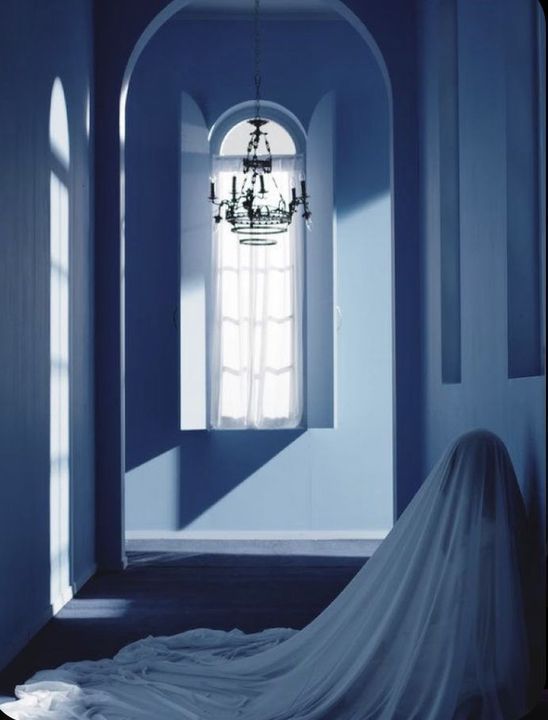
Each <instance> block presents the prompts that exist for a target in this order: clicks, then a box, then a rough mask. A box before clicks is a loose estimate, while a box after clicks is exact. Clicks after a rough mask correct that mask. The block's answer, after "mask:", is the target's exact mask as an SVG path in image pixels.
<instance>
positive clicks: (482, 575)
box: [2, 431, 543, 720]
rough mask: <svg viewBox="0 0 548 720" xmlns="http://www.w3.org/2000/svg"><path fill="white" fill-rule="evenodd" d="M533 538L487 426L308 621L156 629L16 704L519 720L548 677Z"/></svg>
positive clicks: (245, 717)
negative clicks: (532, 567)
mask: <svg viewBox="0 0 548 720" xmlns="http://www.w3.org/2000/svg"><path fill="white" fill-rule="evenodd" d="M527 537H528V535H527V524H526V519H525V510H524V505H523V501H522V497H521V494H520V491H519V488H518V485H517V482H516V478H515V475H514V472H513V468H512V464H511V461H510V458H509V456H508V453H507V451H506V449H505V447H504V445H503V443H502V442H501V441H500V440H499V439H498V438H497V437H496V436H494V435H492V434H491V433H487V432H485V431H481V432H480V431H476V432H474V433H470V434H468V435H466V436H463V437H462V438H461V439H459V440H458V441H457V442H455V443H454V444H453V445H452V446H451V447H450V448H449V450H448V451H447V452H446V453H445V454H444V456H443V457H442V459H441V460H440V462H439V463H438V464H437V466H436V467H435V468H434V469H433V471H432V472H431V474H430V475H429V477H428V478H427V480H426V481H425V482H424V484H423V485H422V487H421V489H420V490H419V492H418V493H417V495H416V496H415V498H414V499H413V501H412V502H411V504H410V505H409V507H408V508H407V510H406V511H405V513H404V514H403V515H402V517H401V518H400V519H399V520H398V522H397V523H396V525H395V526H394V528H393V530H392V532H391V533H390V534H389V535H388V537H387V538H386V539H385V540H384V542H383V543H382V545H381V546H380V548H379V549H378V550H377V552H376V553H375V555H374V556H373V557H372V558H371V559H370V560H369V561H368V562H367V563H366V564H365V566H364V567H363V569H362V570H360V572H359V573H358V574H357V575H356V577H355V578H354V579H353V580H352V581H351V582H350V583H349V585H348V586H347V587H346V588H345V589H344V591H343V592H342V593H341V594H340V595H339V596H338V597H337V598H336V599H335V600H334V601H333V603H331V605H330V606H329V607H328V608H327V609H326V610H325V611H324V612H323V613H321V614H320V615H319V616H318V617H317V618H316V619H315V620H314V621H313V622H311V623H310V624H309V625H308V626H307V627H306V628H304V629H303V630H301V631H299V632H296V631H293V630H291V629H285V628H279V629H272V630H266V631H264V632H261V633H256V634H251V635H245V634H243V633H241V632H240V631H238V630H233V631H231V632H222V631H218V630H192V631H190V632H184V633H181V634H179V635H175V636H172V637H156V638H153V637H149V638H146V639H143V640H140V641H138V642H136V643H133V644H131V645H129V646H127V647H126V648H124V649H123V650H122V651H121V652H120V653H118V655H117V656H116V657H115V658H114V659H112V660H100V661H97V662H80V663H69V664H67V665H64V666H63V667H61V668H59V669H57V670H51V671H44V672H40V673H38V674H37V675H35V676H34V677H33V678H31V679H30V680H29V681H28V682H27V683H25V684H24V685H21V686H20V687H18V688H17V690H16V692H17V696H18V698H20V699H19V700H18V701H17V702H14V703H11V704H6V705H4V706H3V708H2V709H3V710H4V711H5V712H6V713H7V714H8V715H10V716H11V717H13V718H15V719H16V720H45V719H46V718H55V720H68V718H71V720H74V718H86V719H88V720H91V719H92V718H93V719H94V720H144V719H145V718H146V720H150V718H154V720H175V719H177V720H180V719H181V718H185V719H188V720H190V718H192V719H193V720H517V719H518V718H521V717H522V715H523V714H524V713H525V712H526V711H528V710H529V709H530V707H531V705H532V704H533V703H534V702H535V700H536V698H537V697H538V694H539V692H540V689H541V687H542V674H543V672H542V662H541V657H542V644H541V642H542V641H541V638H542V586H541V579H540V578H536V581H537V584H536V586H535V582H534V581H535V578H532V577H531V576H530V573H529V572H528V568H529V564H528V563H529V557H528V554H529V553H530V551H531V547H530V546H529V545H528V542H529V541H528V539H527ZM539 598H540V600H541V602H540V604H539V603H538V600H539ZM539 610H540V611H539ZM539 631H540V632H539Z"/></svg>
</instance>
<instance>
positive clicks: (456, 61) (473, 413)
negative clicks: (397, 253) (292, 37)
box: [421, 0, 546, 534]
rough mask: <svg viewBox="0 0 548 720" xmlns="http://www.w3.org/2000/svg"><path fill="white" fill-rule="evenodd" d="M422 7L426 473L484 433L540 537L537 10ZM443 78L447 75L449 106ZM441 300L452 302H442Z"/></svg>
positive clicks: (517, 5)
mask: <svg viewBox="0 0 548 720" xmlns="http://www.w3.org/2000/svg"><path fill="white" fill-rule="evenodd" d="M440 6H441V8H442V9H441V10H440ZM423 9H424V13H423V20H424V24H423V34H422V40H423V55H422V62H423V75H422V76H423V81H424V84H423V88H422V90H423V92H422V104H421V129H422V160H423V165H422V168H423V174H422V193H423V232H424V251H423V277H424V293H425V302H424V309H425V313H424V316H423V323H424V341H425V342H424V351H423V352H424V370H423V376H424V390H425V398H424V428H425V432H424V443H425V470H429V469H430V468H431V467H432V465H433V464H434V463H435V461H436V459H437V458H438V457H439V455H440V453H441V452H442V450H443V448H444V447H445V446H446V445H447V443H448V442H450V440H451V439H452V438H454V437H455V436H456V435H458V434H459V433H461V432H464V431H466V430H469V429H471V428H474V427H486V428H489V429H490V430H493V431H494V432H496V433H498V434H499V435H500V436H501V437H502V439H503V440H504V442H505V443H506V444H507V446H508V448H509V450H510V454H511V456H512V459H513V461H514V464H515V468H516V472H517V475H518V479H519V482H520V484H521V487H522V489H523V492H524V495H525V498H526V501H527V505H528V508H529V511H530V516H531V521H532V522H533V524H534V525H535V526H536V528H537V529H538V531H539V534H540V533H542V528H543V525H544V519H543V507H544V492H545V490H544V488H545V476H546V458H545V420H544V401H545V377H544V372H543V369H542V365H543V341H542V323H543V315H544V296H545V292H541V285H543V284H544V279H543V277H542V275H541V273H542V267H543V263H541V257H542V255H543V253H544V249H543V248H544V245H545V235H544V231H543V228H545V217H542V215H541V206H542V199H543V198H544V197H545V188H544V187H543V181H542V175H541V173H540V172H539V171H540V170H541V168H540V167H539V160H538V158H539V157H540V158H543V157H545V151H544V152H543V151H542V150H541V143H544V142H545V141H544V138H543V137H541V135H540V131H541V129H542V127H543V125H544V123H542V121H540V115H539V113H540V111H541V105H540V103H542V102H543V100H542V92H541V90H540V89H541V88H544V87H545V84H544V80H543V77H542V74H543V72H544V69H543V68H544V62H545V61H544V59H543V58H542V60H541V62H540V65H539V55H540V54H542V53H541V51H542V45H543V42H544V40H543V34H544V17H543V15H542V13H541V11H540V7H539V6H538V5H537V3H536V2H535V1H534V0H526V1H524V2H515V1H514V0H499V1H498V2H491V3H474V2H466V0H464V1H462V0H444V2H443V3H441V4H440V3H437V2H429V1H427V2H425V3H424V8H423ZM448 49H452V50H451V51H448ZM438 72H439V74H438ZM441 79H445V82H447V81H448V80H449V79H452V82H453V86H452V87H451V88H450V91H451V92H452V93H453V96H454V100H453V101H452V102H451V103H450V105H449V107H448V106H447V102H446V98H445V95H446V93H447V92H448V88H447V86H446V85H444V84H443V83H442V82H441ZM451 112H452V113H454V114H455V115H456V117H454V118H453V119H451V118H448V117H447V114H448V113H451ZM442 123H445V127H443V128H442ZM455 124H456V125H457V126H458V132H457V133H454V134H452V135H451V133H448V130H447V128H448V127H451V126H452V125H455ZM448 143H449V144H452V145H451V146H450V147H449V148H448V147H447V144H448ZM544 147H545V146H544ZM448 176H451V177H452V179H451V180H450V181H449V182H448V180H447V177H448ZM455 185H456V186H457V192H455V189H454V186H455ZM448 186H449V193H450V196H451V202H453V203H454V205H453V207H450V208H449V211H448V209H447V205H446V203H447V200H448V199H447V196H446V195H444V193H446V192H447V188H448ZM516 193H518V197H517V198H516ZM517 200H519V201H517ZM455 204H456V206H455ZM445 229H447V231H448V232H449V233H450V235H449V239H450V241H451V242H454V243H456V244H457V248H456V260H457V261H460V279H459V283H460V286H459V288H458V289H459V290H460V294H459V292H456V293H449V294H447V293H445V292H444V291H445V290H446V289H447V287H448V286H449V287H451V286H452V285H453V284H454V266H451V265H449V266H448V265H447V264H444V263H443V262H442V261H441V255H442V253H443V251H444V244H445V243H447V241H448V235H447V234H444V230H445ZM512 253H513V254H514V257H513V259H512ZM516 255H517V257H516ZM442 297H444V298H445V302H446V303H447V304H448V306H449V307H450V306H453V311H451V312H443V303H440V299H441V298H442ZM516 318H517V319H518V321H516ZM444 336H453V337H455V336H459V337H461V341H460V342H459V343H456V342H454V343H451V348H452V349H451V352H452V353H453V360H452V363H453V367H455V366H456V365H458V370H459V372H458V373H457V374H456V377H455V376H453V377H452V378H445V377H444V376H443V373H442V369H443V362H442V361H443V339H444ZM516 348H519V357H520V358H521V360H520V361H518V362H515V360H514V356H515V351H516ZM520 364H521V371H520V372H519V374H517V373H516V366H519V365H520Z"/></svg>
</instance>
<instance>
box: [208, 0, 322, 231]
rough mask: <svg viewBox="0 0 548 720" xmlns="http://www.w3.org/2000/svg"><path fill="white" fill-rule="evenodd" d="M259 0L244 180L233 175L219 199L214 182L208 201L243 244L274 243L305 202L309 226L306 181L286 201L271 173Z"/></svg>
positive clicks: (305, 212)
mask: <svg viewBox="0 0 548 720" xmlns="http://www.w3.org/2000/svg"><path fill="white" fill-rule="evenodd" d="M259 29H260V28H259V0H255V36H254V41H255V42H254V44H255V117H254V118H252V119H251V120H248V123H249V124H250V125H252V126H253V130H252V131H251V132H250V138H249V142H248V144H247V150H246V154H245V156H244V157H243V159H242V174H243V181H242V182H241V184H240V187H238V178H237V177H236V175H233V176H232V192H231V193H230V195H229V197H227V198H220V199H219V198H217V196H216V195H215V183H214V181H213V180H212V181H211V184H210V193H209V200H211V202H212V203H213V205H214V206H215V207H216V208H217V212H216V214H215V216H214V220H215V222H216V223H220V222H221V221H222V220H223V219H224V220H225V221H226V222H228V223H229V224H230V225H231V226H232V228H231V230H232V232H233V233H236V234H237V235H238V237H239V240H240V243H242V244H244V245H275V244H276V235H279V234H280V233H284V232H286V231H287V229H288V227H289V225H290V224H291V220H292V218H293V215H294V214H295V212H296V210H297V208H298V207H299V205H302V210H303V212H302V216H303V217H304V219H305V221H306V223H307V225H308V224H309V221H310V217H311V212H310V209H309V207H308V195H307V194H306V180H305V179H304V178H303V179H301V182H300V185H301V187H300V195H297V190H296V189H295V188H294V187H293V188H291V200H289V202H286V200H285V198H284V197H283V195H282V193H281V192H280V189H279V188H278V185H277V183H276V180H275V177H274V175H273V174H272V153H271V150H270V143H269V141H268V132H267V131H266V130H265V129H264V128H265V126H266V125H268V120H265V119H264V118H262V117H261V72H260V60H261V58H260V34H259Z"/></svg>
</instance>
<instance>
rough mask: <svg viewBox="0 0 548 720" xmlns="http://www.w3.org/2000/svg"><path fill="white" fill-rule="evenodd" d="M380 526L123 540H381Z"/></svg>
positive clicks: (137, 534) (147, 533) (131, 535)
mask: <svg viewBox="0 0 548 720" xmlns="http://www.w3.org/2000/svg"><path fill="white" fill-rule="evenodd" d="M389 532H390V531H389V530H387V529H382V530H128V531H127V532H126V540H242V541H243V540H249V541H256V540H265V541H272V540H290V541H298V540H308V541H309V540H319V541H322V540H327V541H332V540H378V541H381V540H384V538H385V537H386V536H387V535H388V533H389Z"/></svg>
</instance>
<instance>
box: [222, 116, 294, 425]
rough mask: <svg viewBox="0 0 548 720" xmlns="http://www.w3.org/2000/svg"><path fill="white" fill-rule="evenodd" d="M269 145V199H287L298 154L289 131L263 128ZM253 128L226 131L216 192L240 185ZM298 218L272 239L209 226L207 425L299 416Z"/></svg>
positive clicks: (271, 125) (290, 420)
mask: <svg viewBox="0 0 548 720" xmlns="http://www.w3.org/2000/svg"><path fill="white" fill-rule="evenodd" d="M264 129H265V130H266V131H267V132H268V139H269V142H270V146H271V150H272V160H273V162H272V174H271V176H269V177H268V178H267V183H268V184H267V188H268V187H270V191H269V195H271V196H272V200H271V202H274V203H276V202H277V194H278V191H279V193H280V194H281V195H282V197H283V198H284V199H285V201H286V203H289V201H290V199H291V188H293V187H298V186H299V181H300V178H301V175H302V172H303V157H302V155H298V154H296V144H295V141H294V140H293V138H292V136H291V135H290V133H289V132H288V130H287V129H286V128H285V127H283V125H281V124H280V123H278V122H275V121H273V120H270V121H269V122H268V124H267V125H266V126H265V127H264ZM251 131H252V127H251V126H250V125H249V123H248V122H247V120H243V121H241V122H238V123H236V124H234V125H233V126H232V127H231V128H230V129H229V130H228V131H227V132H226V134H225V135H224V137H223V139H222V141H221V144H220V153H219V155H217V156H214V157H213V158H212V172H213V176H214V180H215V187H216V188H217V192H218V195H219V197H221V198H222V197H228V196H229V194H230V192H231V184H232V179H233V177H234V176H236V178H237V183H238V186H241V183H242V181H243V177H242V157H243V156H244V155H245V151H246V148H247V144H248V141H249V134H250V132H251ZM303 242H304V232H303V220H302V217H301V216H300V213H298V212H297V213H296V214H295V215H294V217H293V220H292V222H291V224H290V226H289V229H288V231H287V232H285V233H282V234H280V235H277V236H276V244H274V245H269V246H260V247H259V246H250V245H243V244H240V242H239V238H238V236H237V235H236V234H235V233H233V232H232V228H231V226H230V225H229V224H228V223H227V222H226V221H224V220H223V221H222V222H220V223H219V224H216V225H215V226H214V229H213V255H212V261H213V278H214V281H213V296H214V297H213V341H212V345H211V362H210V373H211V377H210V387H211V410H210V426H211V427H212V428H213V429H231V428H232V429H273V428H293V427H297V426H299V425H300V423H301V420H302V415H303V350H302V345H303V340H302V338H303V282H304V267H303V256H304V248H303Z"/></svg>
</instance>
